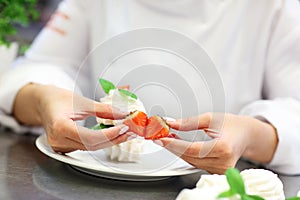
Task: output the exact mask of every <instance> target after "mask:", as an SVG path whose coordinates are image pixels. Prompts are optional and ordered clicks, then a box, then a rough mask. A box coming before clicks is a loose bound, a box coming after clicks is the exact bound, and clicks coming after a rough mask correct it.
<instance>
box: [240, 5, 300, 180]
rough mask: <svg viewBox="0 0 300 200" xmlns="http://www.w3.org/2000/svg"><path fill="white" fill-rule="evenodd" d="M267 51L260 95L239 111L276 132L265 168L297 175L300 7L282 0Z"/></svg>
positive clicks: (299, 162)
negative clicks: (275, 141)
mask: <svg viewBox="0 0 300 200" xmlns="http://www.w3.org/2000/svg"><path fill="white" fill-rule="evenodd" d="M282 2H283V4H282V8H281V9H280V11H279V12H278V18H277V19H276V21H275V24H274V26H273V30H272V33H271V36H270V37H271V38H270V44H269V50H268V53H267V60H266V70H265V78H264V88H263V97H264V99H266V100H260V101H256V102H253V103H251V104H249V105H247V106H246V107H244V108H243V109H242V111H241V114H243V115H250V116H254V117H259V118H260V117H262V118H264V119H265V120H267V121H268V122H270V123H271V124H272V125H273V126H274V127H275V128H276V129H277V132H278V138H279V143H278V147H277V150H276V152H275V155H274V157H273V160H272V161H271V163H269V164H268V165H267V167H268V168H270V169H272V170H274V171H277V172H279V173H285V174H300V157H299V155H300V148H299V147H300V78H299V77H300V6H299V2H298V1H297V0H287V1H282Z"/></svg>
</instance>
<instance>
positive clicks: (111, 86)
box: [99, 78, 116, 94]
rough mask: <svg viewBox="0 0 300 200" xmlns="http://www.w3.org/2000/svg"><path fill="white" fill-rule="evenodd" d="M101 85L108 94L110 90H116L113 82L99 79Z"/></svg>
mask: <svg viewBox="0 0 300 200" xmlns="http://www.w3.org/2000/svg"><path fill="white" fill-rule="evenodd" d="M99 83H100V85H101V87H102V89H103V90H104V92H105V93H106V94H108V93H109V91H110V90H114V89H116V86H115V85H114V84H113V83H112V82H110V81H108V80H105V79H103V78H100V79H99Z"/></svg>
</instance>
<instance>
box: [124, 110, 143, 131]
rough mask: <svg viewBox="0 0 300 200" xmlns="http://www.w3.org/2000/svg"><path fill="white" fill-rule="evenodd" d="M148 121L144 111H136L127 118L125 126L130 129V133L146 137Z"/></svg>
mask: <svg viewBox="0 0 300 200" xmlns="http://www.w3.org/2000/svg"><path fill="white" fill-rule="evenodd" d="M147 121H148V117H147V115H146V113H144V112H142V111H134V112H133V113H131V114H130V115H128V116H127V117H126V118H125V120H124V122H123V124H125V125H127V126H128V127H129V131H132V132H134V133H136V134H137V135H139V136H142V137H144V132H145V127H146V126H147Z"/></svg>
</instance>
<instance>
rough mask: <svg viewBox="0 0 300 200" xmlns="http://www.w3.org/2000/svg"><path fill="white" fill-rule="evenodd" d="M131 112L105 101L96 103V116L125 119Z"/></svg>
mask: <svg viewBox="0 0 300 200" xmlns="http://www.w3.org/2000/svg"><path fill="white" fill-rule="evenodd" d="M128 114H129V113H128V112H123V111H121V110H120V109H118V108H116V107H113V106H111V105H108V104H104V103H98V102H96V103H95V116H97V117H101V118H105V119H124V118H125V117H126V116H127V115H128Z"/></svg>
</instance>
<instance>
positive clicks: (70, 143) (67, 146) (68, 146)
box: [51, 132, 136, 153]
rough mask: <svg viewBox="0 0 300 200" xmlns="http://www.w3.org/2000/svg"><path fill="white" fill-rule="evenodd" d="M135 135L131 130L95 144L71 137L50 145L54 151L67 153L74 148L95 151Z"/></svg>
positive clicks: (74, 149)
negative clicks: (88, 143)
mask: <svg viewBox="0 0 300 200" xmlns="http://www.w3.org/2000/svg"><path fill="white" fill-rule="evenodd" d="M135 137H136V135H135V134H134V133H132V132H129V133H125V134H123V135H120V136H118V137H117V138H115V139H113V140H111V141H109V142H104V143H101V144H97V145H95V146H88V145H86V144H83V143H81V142H78V141H76V140H73V139H71V138H65V139H64V140H63V142H60V143H56V144H52V145H51V147H52V149H53V150H54V151H55V152H61V153H69V152H72V151H76V150H84V151H86V150H87V151H95V150H99V149H103V148H107V147H110V146H113V145H116V144H120V143H122V142H125V141H128V140H129V139H133V138H135Z"/></svg>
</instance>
